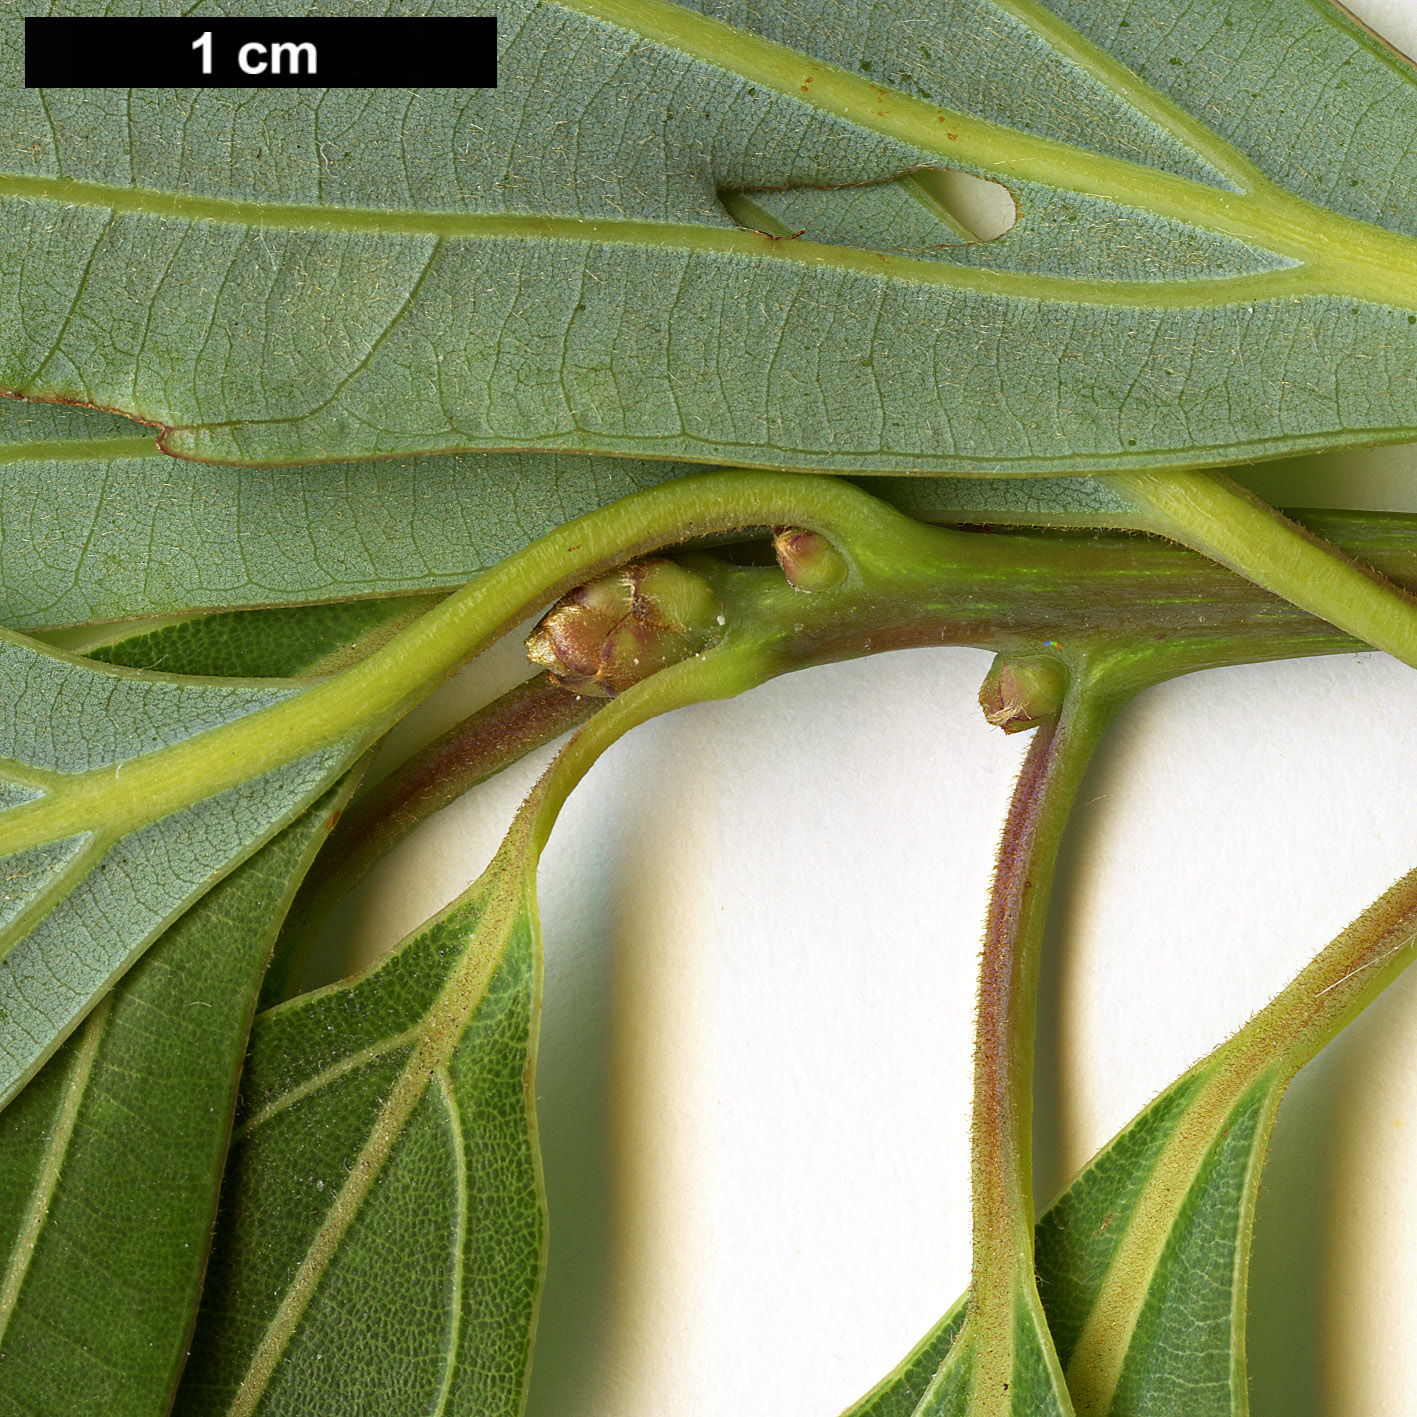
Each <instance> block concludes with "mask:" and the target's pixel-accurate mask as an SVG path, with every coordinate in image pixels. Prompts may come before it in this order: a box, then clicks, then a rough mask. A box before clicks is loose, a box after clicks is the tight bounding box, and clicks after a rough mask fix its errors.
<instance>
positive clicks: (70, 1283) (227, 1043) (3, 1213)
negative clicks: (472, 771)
mask: <svg viewBox="0 0 1417 1417" xmlns="http://www.w3.org/2000/svg"><path fill="white" fill-rule="evenodd" d="M351 785H352V784H351ZM344 795H345V793H344V792H342V791H336V792H333V793H330V794H327V795H326V797H325V798H324V799H322V800H321V801H320V802H318V803H317V804H315V806H313V807H311V808H310V809H309V810H308V811H307V812H306V813H305V814H304V816H302V817H301V818H300V819H299V820H298V821H297V822H294V823H292V825H290V826H289V827H287V828H286V829H285V830H284V831H283V832H281V834H280V835H279V836H278V837H276V838H275V839H274V840H273V841H271V842H270V843H269V844H268V845H267V846H266V847H264V848H263V849H262V850H261V851H260V852H258V853H257V854H256V855H255V856H253V857H252V858H251V859H250V860H249V861H247V862H246V863H245V864H244V865H243V866H241V867H239V868H238V869H237V870H236V871H234V872H233V873H232V874H231V875H230V876H228V877H227V878H226V879H225V880H224V881H222V882H221V884H219V885H218V886H217V887H216V888H215V889H214V890H212V891H211V892H209V893H208V894H207V895H206V896H205V897H203V899H202V900H200V901H199V902H198V903H197V904H196V905H195V906H194V907H193V908H192V909H191V910H189V911H188V912H187V913H186V914H185V915H184V916H182V918H181V919H180V920H178V921H177V923H176V924H175V925H173V926H172V927H171V928H170V929H169V930H168V931H167V932H166V933H165V934H164V935H163V937H162V938H161V939H160V940H159V941H158V942H157V943H156V944H155V945H154V946H153V948H152V949H151V950H150V951H149V953H148V954H147V955H146V957H145V958H144V959H143V960H142V961H141V962H140V963H139V964H138V965H137V966H136V967H135V968H134V969H133V970H131V971H130V972H129V973H128V975H127V976H126V977H125V978H124V979H123V980H122V981H121V982H120V983H119V984H118V986H117V987H116V988H115V989H114V990H113V991H112V992H111V993H110V994H108V995H106V996H105V998H104V999H103V1000H102V1002H101V1003H100V1004H99V1005H98V1007H97V1008H95V1009H94V1011H93V1012H92V1013H91V1014H90V1015H89V1017H88V1019H87V1020H86V1021H85V1023H84V1024H83V1026H82V1027H81V1028H80V1029H79V1031H78V1032H77V1033H76V1034H75V1035H74V1036H73V1037H72V1038H70V1039H69V1041H68V1042H67V1043H66V1044H65V1045H64V1047H63V1048H62V1049H61V1050H60V1051H59V1053H58V1054H56V1056H55V1057H53V1058H52V1059H51V1060H50V1061H49V1063H48V1064H47V1065H46V1066H45V1068H44V1070H43V1071H42V1072H41V1073H40V1074H39V1076H38V1077H37V1078H36V1079H35V1080H34V1082H33V1083H32V1084H31V1085H30V1086H29V1087H28V1088H26V1089H25V1091H24V1092H23V1093H22V1094H21V1095H20V1096H19V1097H18V1098H17V1099H16V1100H15V1102H14V1103H12V1104H11V1106H9V1107H8V1108H7V1109H6V1110H5V1111H4V1112H3V1113H0V1258H3V1268H0V1374H3V1381H0V1412H2V1413H5V1414H14V1417H20V1414H24V1417H69V1414H72V1413H78V1412H95V1413H96V1412H105V1413H111V1414H114V1417H153V1414H158V1413H162V1412H164V1411H166V1410H167V1404H168V1402H169V1401H170V1398H171V1394H172V1392H173V1390H174V1388H175V1386H176V1382H177V1377H178V1374H179V1372H180V1371H181V1365H182V1361H183V1358H184V1357H185V1355H186V1347H187V1336H188V1334H189V1332H190V1330H191V1324H192V1322H193V1318H194V1316H195V1313H196V1305H197V1298H198V1295H199V1292H200V1288H201V1277H202V1270H203V1267H204V1264H205V1260H206V1253H207V1245H208V1241H209V1238H210V1231H211V1223H212V1216H213V1214H214V1212H215V1209H216V1201H217V1192H218V1188H219V1185H220V1181H221V1174H222V1166H223V1162H224V1159H225V1154H226V1144H227V1138H228V1133H229V1129H230V1125H231V1115H232V1109H233V1107H234V1106H235V1102H236V1079H237V1075H238V1073H239V1071H240V1068H241V1061H242V1057H243V1055H244V1053H245V1045H246V1036H247V1030H248V1028H249V1025H250V1019H251V1014H252V1011H253V1008H254V1005H255V999H256V991H257V989H258V988H259V986H260V981H261V976H262V972H263V971H264V969H265V964H266V960H267V958H268V956H269V954H270V949H271V943H272V941H273V939H274V938H275V934H276V931H277V930H278V928H279V925H280V921H281V919H282V917H283V916H284V913H285V910H286V907H287V906H288V904H289V902H290V899H291V896H292V894H293V893H294V890H295V887H296V885H297V884H298V883H299V880H300V878H301V876H302V875H303V874H304V871H305V868H306V867H307V866H308V864H309V862H310V859H311V857H312V856H313V855H314V852H315V851H316V850H317V849H318V847H319V844H320V842H321V841H322V840H323V838H324V835H325V833H326V832H327V831H328V830H329V826H330V822H331V812H332V811H334V810H337V808H338V805H339V802H340V800H341V799H342V797H343V796H344Z"/></svg>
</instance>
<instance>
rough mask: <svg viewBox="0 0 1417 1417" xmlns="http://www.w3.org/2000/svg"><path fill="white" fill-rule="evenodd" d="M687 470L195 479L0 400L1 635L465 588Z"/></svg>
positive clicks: (593, 461) (194, 474)
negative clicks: (541, 540)
mask: <svg viewBox="0 0 1417 1417" xmlns="http://www.w3.org/2000/svg"><path fill="white" fill-rule="evenodd" d="M696 470H697V469H695V468H693V467H691V466H689V465H687V464H681V463H665V462H646V461H643V460H639V459H628V458H590V457H571V456H555V457H533V456H523V455H520V454H515V453H508V454H497V455H492V456H485V455H476V454H469V455H467V456H463V457H435V458H418V459H412V458H396V459H390V460H388V461H383V462H361V463H353V464H346V465H343V466H340V467H322V466H304V467H292V468H278V469H269V470H267V469H261V470H252V469H249V468H235V467H201V466H194V465H192V464H189V463H185V462H179V461H178V460H176V459H174V458H170V457H167V456H165V455H163V454H162V453H160V452H158V451H157V449H156V447H155V446H154V444H153V442H152V434H151V430H144V429H142V428H140V427H138V426H137V425H135V424H131V423H128V422H127V421H126V420H123V419H118V418H114V417H113V416H112V415H110V414H105V413H99V412H95V411H93V410H90V409H78V408H68V407H65V406H63V405H55V404H42V403H27V402H23V401H19V400H14V399H0V559H3V563H4V567H5V571H4V576H3V578H0V624H5V625H8V626H10V627H11V628H12V629H19V630H34V629H39V628H44V627H48V626H56V625H71V624H83V623H86V622H89V621H109V620H123V619H129V618H131V617H134V616H153V615H166V614H180V613H183V612H187V611H192V610H210V609H218V608H224V607H230V606H250V605H279V604H290V603H299V602H304V601H320V600H342V599H347V598H350V597H355V596H387V595H393V594H398V593H402V592H409V591H417V590H426V589H431V588H434V587H451V586H455V585H461V584H462V583H463V582H465V581H468V580H471V579H472V578H473V577H474V576H475V575H476V574H477V573H478V572H479V571H483V570H486V569H487V567H489V566H492V565H494V564H496V562H498V561H500V560H502V559H503V557H505V556H509V555H510V554H511V553H512V552H513V551H517V550H520V549H521V548H522V547H523V546H525V545H527V543H528V542H531V541H534V540H535V539H536V538H537V537H538V536H541V535H543V534H544V533H545V532H547V531H549V530H550V529H551V528H552V527H554V526H558V525H559V524H560V523H562V522H564V521H568V520H570V519H571V518H572V517H575V516H579V515H580V514H581V513H583V512H588V511H591V510H593V509H594V508H596V507H599V506H603V505H604V504H605V503H607V502H612V501H614V500H615V499H616V498H618V497H623V496H626V495H627V494H628V493H630V492H634V491H637V490H638V489H639V488H642V487H648V486H651V485H653V484H654V483H656V482H660V481H663V480H665V479H667V478H670V477H677V476H680V475H682V474H684V473H686V472H693V471H696Z"/></svg>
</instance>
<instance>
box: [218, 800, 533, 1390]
mask: <svg viewBox="0 0 1417 1417" xmlns="http://www.w3.org/2000/svg"><path fill="white" fill-rule="evenodd" d="M542 800H543V799H542V798H541V797H540V796H533V797H532V798H529V799H528V801H527V802H526V804H524V807H523V810H522V813H521V815H520V816H519V817H518V820H517V822H515V823H514V824H513V826H512V829H511V831H510V832H509V833H508V835H507V838H506V841H505V842H504V843H503V846H502V849H501V851H500V852H499V853H498V859H497V860H494V861H493V863H492V865H491V866H489V868H488V870H489V871H496V870H497V869H498V861H499V860H500V861H501V863H502V866H501V871H502V874H500V877H499V878H497V879H494V880H493V882H492V883H491V884H490V886H489V888H488V889H487V890H486V892H485V893H484V894H483V895H482V897H481V900H480V902H477V905H476V906H474V908H478V907H480V908H478V915H477V923H476V926H475V928H474V931H473V937H472V939H471V940H470V941H469V942H468V946H467V948H466V949H465V951H464V952H463V955H462V957H461V959H459V961H458V962H457V964H456V966H455V967H454V968H453V970H452V972H451V974H450V976H449V978H448V980H447V982H446V983H445V984H444V986H443V988H442V989H441V990H440V991H439V993H438V996H437V998H436V999H435V1000H434V1001H433V1003H432V1004H431V1005H430V1006H429V1008H428V1010H427V1012H426V1013H425V1014H424V1016H423V1020H422V1025H421V1027H420V1029H419V1039H418V1043H417V1045H416V1046H415V1048H414V1051H413V1053H412V1055H411V1056H410V1058H409V1060H408V1061H407V1062H406V1063H405V1064H404V1066H403V1068H402V1069H401V1070H400V1072H399V1075H398V1077H397V1078H396V1079H395V1081H394V1084H393V1086H392V1088H391V1089H390V1090H389V1095H388V1097H387V1098H386V1099H385V1100H384V1103H383V1105H382V1106H381V1107H380V1109H379V1111H378V1113H377V1115H376V1116H375V1118H374V1121H373V1124H372V1126H371V1127H370V1129H369V1132H368V1134H367V1136H366V1139H365V1141H364V1144H363V1146H361V1147H360V1149H359V1153H358V1155H357V1156H356V1157H355V1159H354V1162H353V1164H352V1165H351V1166H350V1168H349V1173H348V1177H347V1179H346V1181H345V1183H344V1184H343V1185H342V1186H341V1187H340V1190H339V1194H338V1195H337V1196H336V1197H335V1199H334V1201H333V1203H332V1204H331V1206H330V1209H329V1210H328V1211H327V1212H326V1214H325V1218H324V1220H322V1221H321V1223H320V1226H319V1228H318V1230H317V1231H316V1232H315V1235H314V1236H313V1237H312V1239H311V1242H310V1244H309V1246H308V1247H307V1248H306V1252H305V1257H304V1259H302V1260H301V1262H300V1265H299V1268H298V1269H297V1270H296V1273H295V1276H294V1277H293V1278H292V1280H291V1282H290V1284H289V1286H288V1288H287V1289H286V1291H285V1294H284V1297H283V1298H282V1299H281V1301H280V1304H279V1305H278V1307H277V1309H276V1312H275V1314H274V1315H273V1316H272V1318H271V1320H270V1322H269V1323H268V1324H267V1326H266V1329H265V1332H264V1333H263V1334H262V1336H261V1340H260V1342H259V1343H258V1344H257V1345H256V1349H255V1352H254V1353H253V1354H252V1356H251V1361H250V1363H249V1364H248V1365H247V1368H246V1372H245V1374H244V1375H243V1377H242V1379H241V1382H240V1385H239V1386H238V1388H237V1391H236V1394H235V1396H234V1397H233V1398H232V1400H231V1402H230V1404H229V1405H228V1407H227V1410H226V1417H253V1414H254V1413H255V1411H256V1409H257V1408H258V1407H259V1405H260V1403H261V1399H262V1398H263V1397H264V1396H265V1393H266V1389H267V1388H268V1387H269V1385H270V1381H271V1378H272V1377H273V1376H274V1375H275V1371H276V1368H277V1366H278V1365H279V1363H280V1360H281V1358H282V1356H283V1355H284V1353H285V1351H286V1349H287V1348H288V1347H289V1345H290V1342H291V1340H292V1339H293V1338H294V1336H295V1333H296V1331H297V1329H298V1328H299V1326H300V1322H301V1320H302V1318H303V1317H304V1315H305V1311H306V1309H307V1308H308V1307H309V1305H310V1302H311V1300H312V1299H314V1297H315V1292H316V1290H317V1289H318V1288H319V1286H320V1282H321V1280H322V1279H323V1278H324V1275H325V1272H326V1271H327V1270H328V1268H329V1266H330V1264H331V1262H332V1261H333V1260H334V1258H335V1255H336V1254H337V1253H338V1251H339V1248H340V1246H341V1245H342V1244H343V1243H344V1238H345V1236H346V1235H347V1234H348V1233H349V1229H350V1227H351V1226H352V1225H353V1224H354V1222H355V1221H356V1220H357V1219H358V1217H359V1213H360V1212H361V1211H362V1210H363V1208H364V1204H365V1202H366V1201H367V1200H368V1199H369V1196H370V1194H371V1193H372V1192H373V1189H374V1186H375V1184H376V1183H377V1182H378V1179H379V1177H380V1175H382V1174H383V1170H384V1167H385V1165H386V1164H387V1163H388V1160H389V1157H390V1156H391V1155H392V1153H393V1150H394V1147H395V1146H396V1145H397V1143H398V1140H399V1138H400V1137H401V1136H402V1135H403V1132H404V1129H405V1127H406V1126H407V1125H408V1122H409V1119H410V1118H411V1117H412V1116H413V1113H414V1111H415V1109H416V1108H417V1106H418V1104H419V1103H420V1102H421V1101H422V1099H423V1097H424V1095H425V1094H426V1093H427V1092H428V1090H429V1088H430V1087H432V1086H434V1085H435V1083H436V1082H437V1079H438V1077H439V1075H440V1074H445V1073H446V1069H447V1066H448V1063H449V1062H450V1061H451V1059H452V1056H453V1052H454V1050H455V1049H456V1047H457V1044H458V1040H459V1039H460V1038H461V1037H462V1033H463V1030H464V1028H465V1027H466V1025H467V1022H468V1020H469V1019H470V1018H471V1017H472V1015H473V1013H474V1012H475V1011H476V1010H477V1008H478V1007H479V1006H480V1005H481V1003H482V1001H483V1000H484V998H485V997H486V993H487V987H488V985H489V983H490V982H491V980H492V977H493V975H494V973H495V972H496V970H497V967H498V965H499V964H500V962H501V960H502V957H503V954H504V953H505V950H506V945H507V942H508V940H509V939H510V938H511V934H512V931H513V929H514V928H515V925H516V920H517V916H518V914H519V912H520V913H523V914H525V915H527V918H530V912H528V911H527V910H526V893H527V890H528V885H527V883H526V881H525V880H524V879H523V875H522V871H525V872H526V873H527V874H530V872H531V871H532V870H534V865H535V851H536V848H535V846H534V844H533V840H532V824H533V823H534V821H535V818H536V814H537V809H538V804H539V803H540V802H541V801H542ZM519 855H520V856H521V857H522V858H523V859H522V861H521V862H520V863H518V861H517V857H518V856H519ZM518 864H520V865H521V871H519V870H518V869H517V867H518ZM469 904H472V902H469ZM489 927H490V928H489ZM443 1386H444V1388H445V1387H446V1385H443Z"/></svg>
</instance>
